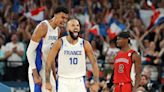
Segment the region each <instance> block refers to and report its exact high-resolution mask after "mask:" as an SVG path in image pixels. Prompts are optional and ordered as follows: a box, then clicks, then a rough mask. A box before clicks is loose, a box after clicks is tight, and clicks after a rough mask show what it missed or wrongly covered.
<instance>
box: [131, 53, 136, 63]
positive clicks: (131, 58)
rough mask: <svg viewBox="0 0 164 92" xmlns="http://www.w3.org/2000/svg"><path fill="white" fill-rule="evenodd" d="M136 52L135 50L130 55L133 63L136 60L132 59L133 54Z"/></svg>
mask: <svg viewBox="0 0 164 92" xmlns="http://www.w3.org/2000/svg"><path fill="white" fill-rule="evenodd" d="M134 53H135V51H133V52H132V54H131V56H130V59H131V61H132V63H134V61H133V59H132V56H133V54H134Z"/></svg>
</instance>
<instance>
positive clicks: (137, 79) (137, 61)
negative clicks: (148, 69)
mask: <svg viewBox="0 0 164 92" xmlns="http://www.w3.org/2000/svg"><path fill="white" fill-rule="evenodd" d="M132 60H133V62H134V64H135V72H136V75H135V84H134V87H133V92H135V90H136V89H137V87H138V85H139V82H140V80H141V71H142V64H141V57H140V55H138V54H137V53H134V54H133V55H132Z"/></svg>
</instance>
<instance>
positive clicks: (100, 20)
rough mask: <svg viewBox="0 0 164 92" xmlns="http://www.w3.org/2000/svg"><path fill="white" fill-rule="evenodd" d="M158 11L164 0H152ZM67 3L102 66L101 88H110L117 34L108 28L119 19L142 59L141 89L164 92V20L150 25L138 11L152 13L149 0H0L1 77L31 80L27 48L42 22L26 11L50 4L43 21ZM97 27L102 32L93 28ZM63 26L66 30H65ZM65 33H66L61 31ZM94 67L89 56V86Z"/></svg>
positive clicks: (163, 8) (107, 90) (105, 91)
mask: <svg viewBox="0 0 164 92" xmlns="http://www.w3.org/2000/svg"><path fill="white" fill-rule="evenodd" d="M151 1H152V3H153V5H154V6H155V8H156V9H159V10H161V11H163V13H164V0H151ZM59 5H63V6H66V7H67V8H68V9H69V11H70V16H71V17H76V18H78V19H79V20H80V22H81V25H82V27H81V36H82V37H83V38H85V39H86V40H89V41H90V43H91V45H92V47H93V50H94V54H95V56H96V58H97V60H98V64H99V68H100V81H101V82H100V87H101V89H100V92H110V91H112V87H111V88H109V87H107V83H109V80H110V77H111V74H112V71H113V63H114V57H115V56H116V54H117V52H118V51H119V48H117V46H116V38H111V37H110V36H109V35H108V33H107V30H108V28H109V25H108V23H107V20H108V18H110V17H112V18H115V19H116V20H117V21H119V22H120V23H122V24H124V25H125V27H126V28H125V29H124V30H126V31H129V33H130V35H131V39H130V45H131V47H132V48H133V49H135V50H136V51H137V52H138V53H139V54H140V55H141V59H142V67H143V70H142V78H141V82H140V86H139V88H138V89H137V90H138V92H162V90H164V23H162V24H160V25H158V26H156V27H154V28H153V29H152V28H151V29H148V28H147V26H146V25H145V24H144V22H145V21H143V20H142V19H141V17H140V11H141V10H145V11H151V7H149V6H148V5H146V0H0V80H1V81H20V82H21V81H27V80H28V78H27V73H28V72H27V69H28V63H27V59H26V54H25V52H26V49H27V46H28V44H29V41H30V38H31V34H32V33H33V31H34V29H35V27H36V25H37V24H38V23H39V21H36V20H34V19H31V18H28V17H26V16H24V13H26V12H29V11H32V10H34V9H36V8H39V7H42V6H44V7H46V8H45V10H44V19H47V20H48V19H50V18H52V16H53V14H54V9H55V8H56V7H57V6H59ZM94 25H98V27H99V34H97V35H95V34H93V33H91V32H90V31H89V30H90V28H92V27H93V26H94ZM62 30H64V29H62ZM63 35H64V33H63ZM91 71H92V69H91V65H90V64H89V62H88V59H87V75H86V80H87V81H86V87H87V89H88V91H89V90H90V88H89V87H90V86H91V85H92V83H93V79H92V77H93V76H92V73H91Z"/></svg>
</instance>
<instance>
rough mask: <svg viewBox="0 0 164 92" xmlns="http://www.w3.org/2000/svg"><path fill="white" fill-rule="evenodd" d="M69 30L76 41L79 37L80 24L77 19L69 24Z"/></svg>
mask: <svg viewBox="0 0 164 92" xmlns="http://www.w3.org/2000/svg"><path fill="white" fill-rule="evenodd" d="M67 30H68V31H69V35H70V36H71V38H72V39H74V40H76V39H77V38H78V37H79V32H80V24H79V21H78V20H76V19H72V20H70V21H69V22H68V24H67Z"/></svg>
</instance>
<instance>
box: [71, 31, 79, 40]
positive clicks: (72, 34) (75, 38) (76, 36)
mask: <svg viewBox="0 0 164 92" xmlns="http://www.w3.org/2000/svg"><path fill="white" fill-rule="evenodd" d="M77 33H78V34H77V35H74V32H71V31H69V34H70V36H71V38H72V39H73V40H77V38H78V37H79V32H77Z"/></svg>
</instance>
